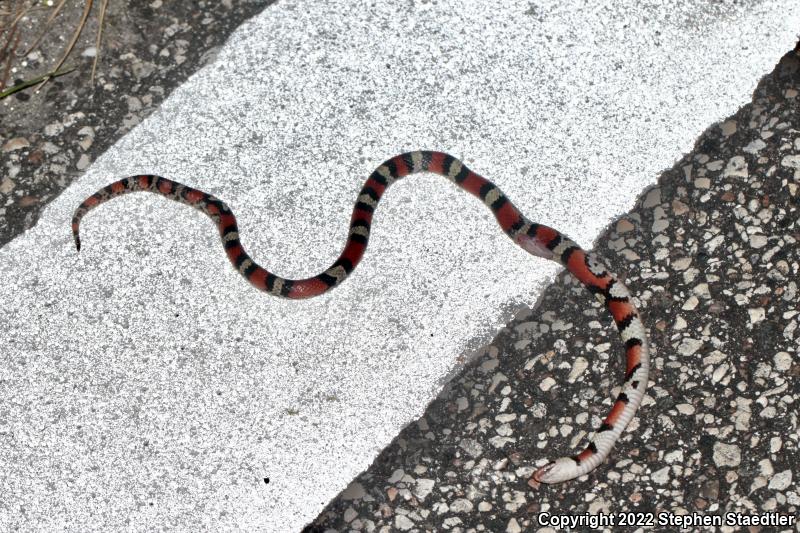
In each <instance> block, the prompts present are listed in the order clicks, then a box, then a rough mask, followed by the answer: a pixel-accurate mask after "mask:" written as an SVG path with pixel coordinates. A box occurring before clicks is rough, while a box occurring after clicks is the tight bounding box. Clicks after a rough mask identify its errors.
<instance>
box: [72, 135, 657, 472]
mask: <svg viewBox="0 0 800 533" xmlns="http://www.w3.org/2000/svg"><path fill="white" fill-rule="evenodd" d="M426 171H427V172H434V173H436V174H440V175H442V176H444V177H446V178H447V179H449V180H450V181H451V182H453V183H454V184H456V185H457V186H458V187H460V188H461V189H463V190H465V191H467V192H468V193H470V194H472V195H473V196H476V197H478V198H480V199H481V200H482V201H483V203H484V204H485V205H486V206H487V207H488V208H489V209H491V210H492V213H494V216H495V218H496V219H497V222H498V223H499V224H500V227H501V228H502V229H503V231H504V232H505V233H506V235H508V236H509V237H510V238H511V239H512V240H513V241H514V242H515V243H516V244H517V245H519V246H520V247H522V248H523V249H524V250H526V251H527V252H529V253H531V254H533V255H536V256H538V257H543V258H545V259H551V260H553V261H558V262H559V263H561V264H562V265H564V266H565V267H566V268H567V270H569V272H571V273H572V275H573V276H575V277H576V278H577V279H578V280H580V282H581V283H582V284H583V285H584V286H586V288H587V289H589V291H590V292H591V293H592V294H594V295H595V297H596V298H597V299H598V300H599V301H600V302H601V303H603V304H604V305H605V307H606V309H608V311H609V312H610V313H611V315H612V317H613V318H614V323H615V324H616V326H617V329H618V330H619V333H620V335H621V337H622V341H623V343H624V347H625V359H626V369H625V379H624V382H623V384H622V387H621V391H620V392H619V394H618V396H617V398H616V400H615V401H614V404H613V406H612V408H611V411H610V412H609V414H608V416H606V418H605V420H604V421H603V422H602V424H600V427H599V428H597V430H596V432H595V434H594V438H593V440H592V441H590V442H589V445H588V446H587V447H586V448H585V449H584V450H583V451H582V452H580V453H579V454H577V455H575V456H572V457H562V458H560V459H557V460H555V461H552V462H549V463H548V464H546V465H545V466H543V467H541V468H539V469H538V470H536V471H535V472H534V473H533V476H532V477H533V480H534V481H536V482H543V483H557V482H561V481H566V480H569V479H573V478H575V477H578V476H581V475H583V474H586V473H588V472H590V471H591V470H593V469H594V468H595V467H597V465H599V464H600V463H601V462H603V460H604V459H605V458H606V457H607V456H608V454H609V452H610V451H611V448H612V447H613V446H614V443H615V442H616V441H617V439H618V438H619V436H620V435H621V433H622V431H623V430H624V429H625V427H626V426H627V425H628V423H629V422H630V421H631V419H632V418H633V416H634V414H635V413H636V410H637V408H638V407H639V405H640V404H641V402H642V398H643V396H644V391H645V388H646V387H647V380H648V375H649V366H650V357H649V350H648V343H647V335H646V333H645V330H644V326H643V325H642V321H641V319H640V318H639V313H638V312H637V310H636V308H635V307H634V304H633V302H632V301H631V295H630V293H629V292H628V289H627V288H626V287H625V286H624V285H623V284H622V283H620V282H619V281H617V280H616V279H615V278H614V276H613V275H612V274H611V273H610V272H609V271H608V270H607V269H606V268H605V267H604V266H603V265H602V263H601V262H600V261H598V259H597V258H596V257H595V256H594V255H593V254H592V253H590V252H585V251H584V250H582V249H581V248H580V247H579V246H578V245H577V244H575V242H573V241H572V240H570V239H569V238H567V237H565V236H564V235H562V234H561V233H559V232H558V231H556V230H554V229H552V228H549V227H547V226H544V225H542V224H536V223H534V222H531V221H530V220H528V219H527V218H525V216H524V215H523V214H522V213H520V212H519V210H518V209H517V208H516V207H515V206H514V205H513V204H512V203H511V201H509V199H508V198H507V197H506V196H505V194H503V192H502V191H501V190H500V189H499V188H498V187H497V186H496V185H495V184H494V183H492V182H490V181H488V180H487V179H485V178H483V177H481V176H479V175H478V174H476V173H474V172H472V171H471V170H470V169H468V168H467V166H466V165H464V164H463V163H462V162H461V161H459V160H458V159H456V158H455V157H453V156H451V155H448V154H445V153H442V152H430V151H417V152H409V153H404V154H400V155H397V156H395V157H393V158H391V159H389V160H387V161H386V162H384V163H383V164H382V165H380V166H379V167H378V168H377V169H376V170H375V171H374V172H373V173H372V174H371V175H370V177H369V178H368V179H367V181H366V182H365V183H364V185H363V187H362V188H361V192H359V194H358V200H357V201H356V204H355V206H354V208H353V213H352V216H351V218H350V231H349V234H348V238H347V243H346V245H345V247H344V250H342V253H341V255H340V256H339V258H338V259H337V260H336V261H335V262H334V263H333V264H332V265H331V266H330V267H329V268H328V269H326V270H325V271H324V272H322V273H321V274H317V275H316V276H313V277H310V278H306V279H295V280H293V279H287V278H282V277H280V276H277V275H275V274H273V273H271V272H269V271H267V270H266V269H264V268H263V267H261V266H260V265H258V264H257V263H256V262H255V261H253V259H252V258H251V257H250V255H248V253H247V252H246V251H245V250H244V248H243V247H242V243H241V242H240V240H239V230H238V227H237V224H236V217H235V216H234V215H233V212H232V211H231V209H230V208H229V207H228V206H227V205H226V204H225V203H224V202H223V201H222V200H220V199H219V198H216V197H214V196H212V195H210V194H207V193H205V192H203V191H200V190H197V189H193V188H192V187H188V186H186V185H183V184H180V183H177V182H175V181H171V180H168V179H166V178H162V177H159V176H152V175H142V176H132V177H129V178H125V179H122V180H119V181H116V182H114V183H112V184H110V185H108V186H106V187H104V188H103V189H101V190H99V191H97V192H96V193H94V194H93V195H91V196H90V197H88V198H87V199H86V200H84V201H83V203H81V205H80V206H79V207H78V208H77V210H76V211H75V215H74V217H73V219H72V233H73V236H74V238H75V246H76V247H77V249H78V251H80V248H81V241H80V236H79V226H80V223H81V219H82V218H83V217H84V216H85V215H86V213H88V212H89V211H91V210H92V209H93V208H95V207H97V206H98V205H100V204H101V203H103V202H105V201H107V200H110V199H111V198H114V197H116V196H120V195H122V194H126V193H129V192H136V191H148V192H153V193H156V194H160V195H161V196H164V197H166V198H169V199H171V200H175V201H177V202H180V203H183V204H187V205H190V206H192V207H194V208H196V209H198V210H200V211H202V212H203V213H205V214H206V215H208V216H209V217H210V218H211V219H212V220H213V221H214V223H215V224H216V225H217V228H218V229H219V234H220V236H221V238H222V242H223V245H224V247H225V253H226V254H227V256H228V259H229V260H230V262H231V263H232V264H233V266H234V267H235V268H236V270H237V271H238V272H239V273H240V274H241V275H242V276H244V277H245V279H247V281H249V282H250V283H251V284H252V285H253V286H255V287H256V288H257V289H259V290H261V291H265V292H268V293H270V294H273V295H276V296H282V297H285V298H292V299H301V298H311V297H313V296H317V295H320V294H322V293H324V292H327V291H329V290H330V289H332V288H334V287H336V286H337V285H339V284H340V283H341V282H342V281H344V280H345V278H347V276H348V275H349V274H350V273H351V272H352V271H353V269H354V268H356V266H357V265H358V263H359V261H361V258H362V257H363V255H364V251H365V250H366V248H367V241H368V240H369V233H370V227H371V224H372V217H373V215H374V212H375V208H376V207H377V206H378V202H379V201H380V199H381V197H382V196H383V193H384V192H385V191H386V189H387V188H388V187H389V186H390V185H391V184H392V183H394V182H395V181H397V180H399V179H400V178H402V177H404V176H407V175H409V174H413V173H416V172H426Z"/></svg>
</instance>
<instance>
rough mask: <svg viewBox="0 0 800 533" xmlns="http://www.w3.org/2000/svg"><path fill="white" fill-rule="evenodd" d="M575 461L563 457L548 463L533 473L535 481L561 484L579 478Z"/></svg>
mask: <svg viewBox="0 0 800 533" xmlns="http://www.w3.org/2000/svg"><path fill="white" fill-rule="evenodd" d="M576 466H577V465H576V464H575V460H574V459H572V458H570V457H562V458H561V459H556V460H555V461H552V462H550V463H547V464H546V465H544V466H543V467H541V468H540V469H539V470H537V471H536V472H534V473H533V480H534V481H536V482H538V483H561V482H562V481H567V480H568V479H572V478H574V477H577V474H576Z"/></svg>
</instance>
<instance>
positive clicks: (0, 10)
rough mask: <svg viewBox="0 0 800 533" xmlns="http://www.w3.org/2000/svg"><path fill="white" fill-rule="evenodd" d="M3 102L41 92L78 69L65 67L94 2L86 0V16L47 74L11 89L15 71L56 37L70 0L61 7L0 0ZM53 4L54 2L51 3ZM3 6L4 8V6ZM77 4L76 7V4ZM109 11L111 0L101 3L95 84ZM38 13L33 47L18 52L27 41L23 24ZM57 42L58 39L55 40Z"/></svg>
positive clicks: (39, 0)
mask: <svg viewBox="0 0 800 533" xmlns="http://www.w3.org/2000/svg"><path fill="white" fill-rule="evenodd" d="M0 2H2V4H0V6H1V7H0V100H2V99H3V98H5V97H7V96H10V95H12V94H14V93H16V92H19V91H22V90H25V89H28V88H30V87H35V89H34V90H35V91H39V90H40V89H41V88H42V86H43V85H44V84H45V83H47V81H48V80H50V79H51V78H55V77H58V76H63V75H65V74H68V73H70V72H72V71H74V70H75V68H76V67H68V68H62V67H63V66H64V63H65V62H66V61H67V60H68V59H69V57H70V55H71V54H72V52H73V50H74V48H75V44H76V43H77V42H78V39H79V38H80V36H81V33H82V32H83V30H84V28H85V27H86V24H87V21H88V20H89V17H90V16H91V13H92V7H93V6H94V0H84V4H83V13H82V14H81V18H80V20H79V22H78V23H77V25H76V26H75V28H74V29H73V30H72V36H71V38H70V40H69V42H68V44H67V46H66V47H65V48H64V50H63V51H62V52H61V55H60V58H59V60H58V61H57V62H56V63H55V65H53V66H52V67H50V68H48V69H47V71H46V72H45V73H43V74H41V75H39V76H36V77H34V78H32V79H28V80H25V81H22V82H20V83H17V84H16V85H14V86H12V87H8V83H9V79H10V77H11V73H12V69H13V68H14V67H15V66H16V65H17V64H18V63H19V62H20V61H21V60H23V59H24V58H25V57H26V56H27V55H28V54H30V53H31V52H34V51H36V50H37V49H38V48H39V47H40V46H41V45H42V43H43V42H47V41H46V39H47V38H48V37H53V35H52V34H51V29H52V28H53V22H54V21H55V20H56V19H57V18H58V16H59V15H60V14H61V13H62V12H63V11H64V6H65V5H66V3H67V0H59V2H58V4H57V5H55V6H53V5H49V6H48V5H46V3H45V2H44V1H43V0H5V1H3V0H0ZM51 3H52V2H51ZM3 4H4V5H3ZM76 5H77V4H76ZM107 9H108V0H102V3H101V5H100V7H99V14H98V22H97V34H96V36H95V56H94V61H93V63H92V75H91V80H90V83H91V84H92V85H94V79H95V73H96V71H97V62H98V60H99V58H100V50H101V46H102V36H103V26H104V24H105V14H106V11H107ZM41 11H49V14H48V15H47V16H46V17H44V16H39V15H42V14H41V13H39V12H41ZM34 14H36V15H37V18H39V20H40V22H39V23H38V27H35V28H32V29H30V28H29V29H28V31H29V32H35V34H36V35H37V37H36V38H35V39H33V40H32V44H30V45H29V46H28V49H27V50H25V51H24V52H21V51H20V50H19V47H20V43H21V42H25V41H26V40H28V39H27V37H29V36H27V35H23V34H24V32H25V29H24V27H23V24H22V22H24V20H25V19H26V17H29V16H32V15H34ZM54 40H55V39H54Z"/></svg>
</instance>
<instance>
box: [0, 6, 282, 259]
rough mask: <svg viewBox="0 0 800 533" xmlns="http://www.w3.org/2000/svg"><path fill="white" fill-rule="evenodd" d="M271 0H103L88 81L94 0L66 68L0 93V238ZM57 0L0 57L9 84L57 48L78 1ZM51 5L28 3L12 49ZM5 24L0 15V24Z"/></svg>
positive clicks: (41, 67)
mask: <svg viewBox="0 0 800 533" xmlns="http://www.w3.org/2000/svg"><path fill="white" fill-rule="evenodd" d="M273 1H274V0H221V1H220V0H210V1H208V2H206V1H205V0H197V1H195V2H163V1H162V0H151V1H149V2H109V3H108V9H107V13H106V15H105V18H104V21H105V22H104V29H103V39H102V44H101V49H100V57H99V60H98V66H97V72H96V80H95V85H94V86H92V84H91V71H92V64H93V62H94V59H95V56H96V55H97V53H98V52H97V49H96V46H95V45H96V40H95V35H96V30H97V28H96V24H97V21H98V18H99V12H100V10H101V4H102V2H94V7H93V10H92V11H91V12H90V16H89V18H88V22H87V27H86V28H85V29H84V31H83V32H82V34H81V37H80V38H79V39H78V41H77V43H76V45H75V49H74V51H73V53H72V55H71V56H70V57H69V59H68V61H67V62H66V65H70V66H74V67H76V70H75V71H74V72H73V73H71V74H69V75H68V76H64V77H60V78H56V79H54V80H52V81H50V82H48V83H47V84H45V85H44V86H43V87H42V88H41V89H40V90H39V91H38V92H36V93H34V91H33V90H32V89H28V90H25V91H21V92H18V93H16V94H14V95H13V96H11V97H9V98H5V99H2V100H0V246H2V245H4V244H5V243H7V242H8V241H10V240H11V239H12V238H14V237H15V236H17V235H19V234H20V233H22V232H23V231H24V230H26V229H28V228H30V227H32V226H33V225H34V224H35V223H36V221H37V220H38V218H39V215H40V214H41V212H42V209H44V207H45V206H46V205H47V204H48V203H49V202H50V201H51V200H52V199H53V198H55V197H56V196H58V195H59V194H61V192H62V191H63V190H64V189H66V187H67V186H68V185H69V184H71V183H72V182H73V180H75V179H76V178H78V177H79V176H81V175H82V174H83V172H84V171H85V170H86V169H87V168H88V167H89V165H90V164H91V163H92V162H93V161H94V160H95V159H97V158H98V157H99V156H100V155H101V154H102V153H103V152H105V151H106V150H107V149H108V148H109V147H110V146H111V145H113V144H114V143H115V142H116V141H117V140H118V139H119V138H120V137H122V136H123V135H125V134H126V133H127V132H129V131H130V130H131V129H133V128H134V127H135V126H136V125H137V124H139V123H140V122H141V121H142V120H144V119H145V118H146V117H148V116H150V114H151V113H153V112H154V111H155V110H156V109H158V106H159V105H160V104H161V102H162V101H164V99H165V98H166V97H168V96H169V95H170V93H171V92H172V90H173V89H174V88H175V87H177V86H179V85H180V84H181V83H183V82H184V81H186V78H188V77H189V75H190V74H192V73H193V72H195V71H196V70H198V69H199V68H200V67H202V66H203V65H205V64H206V63H209V62H210V61H213V59H214V57H215V54H216V51H217V49H218V47H219V46H220V45H222V43H224V42H225V38H226V37H227V36H228V35H229V34H230V33H231V32H232V31H233V30H234V29H235V28H236V27H237V26H239V24H241V23H242V21H244V20H246V19H248V18H250V17H252V16H253V15H255V14H257V13H258V12H260V11H261V10H262V9H264V7H265V6H267V5H269V4H271V3H272V2H273ZM26 3H27V2H4V5H3V7H2V9H0V11H3V10H4V9H5V8H6V6H9V8H10V9H11V10H12V11H13V10H14V8H18V9H22V7H23V5H24V4H26ZM50 3H52V2H50ZM58 4H63V7H62V8H61V9H60V10H59V14H58V17H57V19H55V20H56V21H57V23H56V24H54V25H53V26H52V27H51V29H50V31H49V32H48V33H47V34H46V35H45V38H44V39H43V40H42V41H41V45H40V46H39V47H36V48H34V49H33V50H32V51H31V53H29V54H27V55H25V56H21V57H17V58H16V60H14V61H12V62H11V64H9V65H6V63H5V61H2V60H1V59H0V63H2V64H3V66H2V67H0V68H3V69H5V68H6V66H9V67H11V68H10V69H9V71H8V74H9V76H10V78H11V79H13V80H15V82H22V81H23V80H29V79H33V78H35V77H37V76H39V75H41V74H44V73H46V72H47V71H48V70H49V69H51V68H53V66H54V65H55V63H56V62H57V61H58V59H59V58H60V57H61V54H63V52H64V48H65V47H66V44H67V42H68V41H69V40H70V38H71V37H72V31H73V29H74V28H75V27H76V26H77V24H78V21H79V20H80V17H81V14H82V13H83V10H84V6H85V5H86V1H85V0H67V1H66V2H63V3H62V2H58ZM52 9H53V6H51V8H47V9H40V10H36V9H33V10H30V11H28V14H27V15H25V16H22V17H21V18H20V19H19V25H20V32H19V34H18V36H19V37H20V40H19V42H18V43H17V44H16V48H17V51H22V50H27V49H28V48H30V47H31V45H33V44H35V40H36V38H37V37H38V36H39V35H40V34H41V32H42V27H43V25H44V22H45V20H46V19H47V18H49V16H50V15H51V14H52V13H53V11H52ZM9 18H10V19H11V20H13V19H15V18H16V17H9ZM5 23H6V21H3V20H2V17H0V25H1V24H5ZM8 23H9V24H10V21H8ZM3 37H6V38H7V37H8V34H5V35H3V34H2V32H0V43H2V42H3V41H4V39H3ZM2 46H3V45H2V44H0V47H2ZM1 57H2V53H0V58H1Z"/></svg>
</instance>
